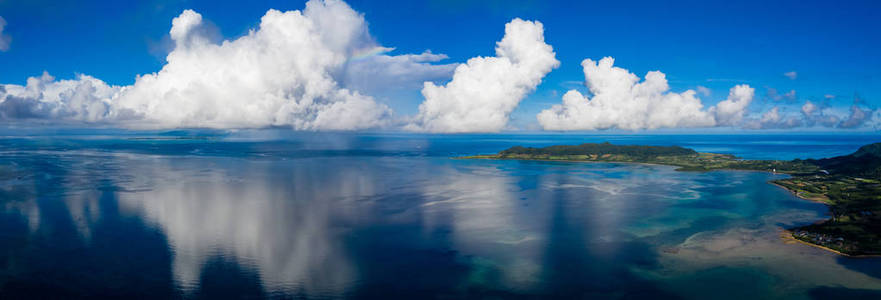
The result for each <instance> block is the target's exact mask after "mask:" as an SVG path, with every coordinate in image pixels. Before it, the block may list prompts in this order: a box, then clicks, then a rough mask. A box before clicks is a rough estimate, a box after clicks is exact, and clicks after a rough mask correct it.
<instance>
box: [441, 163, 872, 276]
mask: <svg viewBox="0 0 881 300" xmlns="http://www.w3.org/2000/svg"><path fill="white" fill-rule="evenodd" d="M453 159H487V160H520V161H546V162H586V163H623V164H642V165H655V166H670V167H677V169H675V171H680V172H709V171H717V170H724V171H751V172H765V173H773V174H784V175H790V174H788V173H777V172H768V171H763V170H742V169H713V170H681V169H682V168H684V167H683V166H678V165H670V164H663V163H647V162H625V161H592V160H575V159H572V160H569V159H522V158H500V157H493V156H492V155H473V156H460V157H453ZM790 176H791V175H790ZM767 183H769V184H772V185H775V186H777V187H780V188H782V189H784V190H786V191H788V192H789V193H791V194H792V195H794V196H795V197H797V198H799V199H802V200H807V201H811V202H815V203H820V204H823V205H825V206H827V208H828V207H829V205H830V204H829V203H828V202H825V201H823V200H820V199H812V198H807V197H804V196H802V195H800V194H799V193H798V191H797V190H793V189H790V188H788V187H786V186H783V185H780V184H778V183H776V182H774V181H773V180H772V181H767ZM792 234H793V232H792V231H790V230H788V229H783V234H782V235H781V238H782V239H783V240H784V242H786V241H790V240H791V241H796V242H798V243H801V244H804V245H808V246H812V247H816V248H819V249H823V250H826V251H829V252H832V253H835V254H838V255H841V256H844V257H848V258H873V257H881V255H876V254H869V255H859V254H857V255H854V254H847V253H843V252H841V251H838V250H835V249H832V248H829V247H825V246H823V245H819V244H814V243H811V242H807V241H803V240H799V239H797V238H795V237H794V236H793V235H792Z"/></svg>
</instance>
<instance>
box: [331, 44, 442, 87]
mask: <svg viewBox="0 0 881 300" xmlns="http://www.w3.org/2000/svg"><path fill="white" fill-rule="evenodd" d="M393 50H394V48H385V47H376V48H374V49H372V50H371V51H368V53H377V54H374V55H364V54H362V55H361V56H365V57H360V56H356V57H354V58H350V59H349V60H348V62H347V63H346V72H345V74H344V76H343V78H342V79H341V82H342V85H344V86H346V87H348V88H351V89H354V90H357V91H360V92H362V93H369V94H372V93H379V92H383V91H386V90H396V89H398V90H400V89H413V90H415V89H418V88H421V87H422V84H423V83H424V82H425V81H438V80H447V79H449V78H450V77H451V76H452V74H453V71H454V70H455V69H456V66H458V64H440V65H437V64H431V63H434V62H439V61H442V60H445V59H447V58H448V57H447V56H446V55H444V54H434V53H432V52H431V51H425V52H423V53H421V54H404V55H387V53H388V52H390V51H393Z"/></svg>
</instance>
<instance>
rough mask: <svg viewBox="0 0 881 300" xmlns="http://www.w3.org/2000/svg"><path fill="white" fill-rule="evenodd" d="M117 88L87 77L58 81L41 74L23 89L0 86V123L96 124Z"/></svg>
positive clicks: (108, 105) (14, 86)
mask: <svg viewBox="0 0 881 300" xmlns="http://www.w3.org/2000/svg"><path fill="white" fill-rule="evenodd" d="M120 89H121V88H120V87H118V86H111V85H108V84H107V83H105V82H103V81H101V80H99V79H97V78H94V77H91V76H87V75H78V76H77V78H76V79H74V80H59V81H56V80H55V77H53V76H52V75H49V73H47V72H43V75H41V76H39V77H30V78H28V79H27V85H25V86H21V85H14V84H7V85H0V119H47V118H48V119H55V120H69V121H87V122H98V121H101V120H104V119H105V118H106V117H107V115H108V113H109V112H110V103H111V99H112V98H113V97H115V96H116V95H117V94H118V93H119V91H120Z"/></svg>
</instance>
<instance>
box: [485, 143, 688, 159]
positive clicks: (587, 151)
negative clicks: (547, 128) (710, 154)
mask: <svg viewBox="0 0 881 300" xmlns="http://www.w3.org/2000/svg"><path fill="white" fill-rule="evenodd" d="M604 154H611V155H627V156H631V157H648V156H679V155H695V154H697V152H696V151H694V150H692V149H688V148H683V147H679V146H637V145H612V144H610V143H608V142H605V143H602V144H591V143H585V144H581V145H574V146H573V145H557V146H549V147H544V148H533V147H522V146H515V147H511V148H509V149H507V150H503V151H502V152H499V155H500V156H510V155H550V156H567V155H604Z"/></svg>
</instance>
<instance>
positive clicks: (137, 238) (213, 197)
mask: <svg viewBox="0 0 881 300" xmlns="http://www.w3.org/2000/svg"><path fill="white" fill-rule="evenodd" d="M606 141H608V142H611V143H615V144H644V145H679V146H683V147H689V148H693V149H695V150H697V151H701V152H717V153H729V154H734V155H737V156H739V157H743V158H748V159H795V158H822V157H830V156H836V155H844V154H849V153H851V152H853V151H855V150H856V149H857V148H859V147H860V146H861V145H864V144H868V143H873V142H881V135H870V134H785V135H783V134H781V135H776V134H761V135H748V134H727V135H723V134H714V135H689V134H657V135H639V134H625V135H613V134H596V135H586V134H566V135H563V134H486V135H422V134H409V133H293V132H288V131H283V130H251V131H234V132H213V131H173V132H152V133H149V132H148V133H144V132H140V133H130V132H123V133H119V132H110V133H108V132H102V133H100V134H97V133H90V132H77V133H70V132H67V133H59V134H48V133H43V134H40V135H36V136H29V135H15V134H7V135H5V136H3V137H2V138H0V298H3V299H16V298H78V297H86V298H105V297H118V298H316V299H333V298H381V299H388V298H406V299H425V298H651V299H659V298H672V299H680V298H690V299H707V298H712V299H725V298H729V299H743V298H748V297H751V298H762V299H764V298H786V299H811V298H830V297H843V296H858V297H881V258H862V259H855V258H846V257H841V256H838V255H836V254H834V253H829V252H827V251H824V250H821V249H817V248H814V247H810V246H807V245H803V244H798V243H792V242H787V241H786V240H784V239H783V238H781V233H782V230H783V229H785V228H788V227H793V226H798V225H804V224H809V223H812V222H817V221H820V220H823V219H825V218H826V217H827V209H826V207H825V206H823V205H821V204H818V203H813V202H810V201H806V200H802V199H799V198H796V197H794V196H793V195H791V194H790V193H788V192H787V191H785V190H783V189H781V188H779V187H776V186H774V185H771V184H768V183H767V182H768V181H769V180H773V179H777V178H784V177H785V176H786V175H779V174H770V173H765V172H749V171H713V172H679V171H675V170H674V169H675V168H674V167H670V166H658V165H645V164H619V163H581V162H540V161H495V160H460V159H452V158H453V157H456V156H463V155H473V154H488V153H495V152H498V151H500V150H503V149H506V148H508V147H511V146H515V145H524V146H535V147H537V146H548V145H556V144H579V143H584V142H606Z"/></svg>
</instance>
